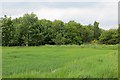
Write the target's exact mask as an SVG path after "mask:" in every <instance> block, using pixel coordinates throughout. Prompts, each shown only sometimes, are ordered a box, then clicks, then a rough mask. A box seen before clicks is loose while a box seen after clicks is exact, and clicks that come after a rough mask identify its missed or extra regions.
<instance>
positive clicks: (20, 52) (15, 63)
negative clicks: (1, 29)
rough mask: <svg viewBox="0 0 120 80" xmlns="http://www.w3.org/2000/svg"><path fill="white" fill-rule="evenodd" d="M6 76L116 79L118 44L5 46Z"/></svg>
mask: <svg viewBox="0 0 120 80" xmlns="http://www.w3.org/2000/svg"><path fill="white" fill-rule="evenodd" d="M2 50H3V57H2V58H3V77H7V78H10V77H12V78H73V77H75V78H78V77H79V78H86V77H89V78H115V77H117V73H118V66H117V65H118V59H117V56H118V51H117V45H82V46H76V45H73V46H71V45H66V46H64V45H62V46H50V45H46V46H39V47H3V49H2Z"/></svg>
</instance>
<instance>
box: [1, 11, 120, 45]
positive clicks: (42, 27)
mask: <svg viewBox="0 0 120 80" xmlns="http://www.w3.org/2000/svg"><path fill="white" fill-rule="evenodd" d="M0 23H1V24H0V27H1V29H2V45H3V46H39V45H45V44H49V45H67V44H70V45H81V44H83V43H91V41H93V40H98V41H100V43H102V44H118V43H119V41H118V33H117V30H114V31H112V32H111V30H109V31H106V30H102V29H100V28H99V23H98V22H96V21H95V22H94V24H93V25H91V24H89V25H81V24H80V23H77V22H75V21H74V20H72V21H69V22H68V23H64V22H63V21H61V20H54V21H53V22H52V21H50V20H46V19H40V20H39V19H38V17H37V16H36V15H35V14H34V13H31V14H24V15H23V17H19V18H15V19H12V18H11V17H7V16H6V15H5V16H4V17H1V18H0Z"/></svg>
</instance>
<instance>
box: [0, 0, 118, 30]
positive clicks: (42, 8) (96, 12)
mask: <svg viewBox="0 0 120 80" xmlns="http://www.w3.org/2000/svg"><path fill="white" fill-rule="evenodd" d="M55 4H56V3H52V4H49V3H27V4H26V3H22V4H21V3H17V4H14V5H12V4H11V5H10V4H9V3H8V5H7V6H5V5H4V6H3V9H2V13H3V15H5V14H7V15H9V16H12V17H13V18H16V17H20V16H22V15H23V14H25V13H31V12H34V13H35V14H37V16H38V17H39V18H40V19H43V18H45V19H49V20H52V21H53V20H55V19H60V20H62V21H64V22H68V21H69V20H75V21H76V22H79V23H81V24H93V22H94V21H98V22H100V27H101V28H104V29H110V28H116V27H117V24H118V23H117V22H118V3H117V2H112V3H111V2H101V3H93V4H91V3H87V4H86V3H81V2H80V3H78V4H85V5H78V4H77V5H78V6H76V5H75V4H76V3H75V4H73V3H67V2H66V3H64V4H63V3H59V5H58V3H57V4H56V5H55ZM68 4H71V5H72V6H71V5H68ZM66 6H67V7H66ZM3 15H0V16H3Z"/></svg>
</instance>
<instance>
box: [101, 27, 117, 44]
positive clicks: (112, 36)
mask: <svg viewBox="0 0 120 80" xmlns="http://www.w3.org/2000/svg"><path fill="white" fill-rule="evenodd" d="M100 43H102V44H117V43H119V41H118V30H116V29H110V30H107V31H105V32H103V33H102V34H101V36H100Z"/></svg>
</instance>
